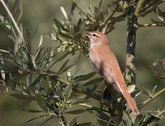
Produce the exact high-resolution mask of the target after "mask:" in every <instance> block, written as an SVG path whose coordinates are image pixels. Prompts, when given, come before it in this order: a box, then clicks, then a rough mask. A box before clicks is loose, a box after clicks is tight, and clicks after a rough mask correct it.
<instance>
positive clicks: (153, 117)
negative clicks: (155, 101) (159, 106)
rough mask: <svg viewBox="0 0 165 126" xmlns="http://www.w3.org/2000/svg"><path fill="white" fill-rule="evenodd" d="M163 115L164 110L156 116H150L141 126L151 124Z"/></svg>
mask: <svg viewBox="0 0 165 126" xmlns="http://www.w3.org/2000/svg"><path fill="white" fill-rule="evenodd" d="M164 113H165V110H163V111H160V112H159V113H158V114H157V115H156V116H151V117H150V118H149V119H148V120H147V121H146V122H145V123H144V124H143V126H148V124H151V123H152V122H153V121H154V120H159V119H160V118H158V117H160V116H161V115H163V114H164Z"/></svg>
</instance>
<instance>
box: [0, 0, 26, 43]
mask: <svg viewBox="0 0 165 126" xmlns="http://www.w3.org/2000/svg"><path fill="white" fill-rule="evenodd" d="M0 2H1V3H2V5H3V7H4V8H5V10H6V11H7V13H8V15H9V17H10V18H11V20H12V22H13V24H14V26H15V28H16V30H17V32H18V34H19V35H20V37H21V39H22V41H23V42H24V41H25V39H24V37H23V35H22V33H21V31H20V29H19V27H18V24H17V23H16V21H15V19H14V17H13V15H12V14H11V12H10V10H9V9H8V7H7V6H6V4H5V2H4V0H0Z"/></svg>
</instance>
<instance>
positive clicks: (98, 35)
mask: <svg viewBox="0 0 165 126" xmlns="http://www.w3.org/2000/svg"><path fill="white" fill-rule="evenodd" d="M86 36H87V37H88V38H89V40H90V44H91V45H102V44H108V39H107V37H106V35H105V34H104V33H102V32H98V31H93V32H88V31H86Z"/></svg>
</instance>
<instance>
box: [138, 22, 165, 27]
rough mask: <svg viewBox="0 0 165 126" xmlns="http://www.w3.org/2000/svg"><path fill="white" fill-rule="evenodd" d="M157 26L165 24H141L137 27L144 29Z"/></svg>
mask: <svg viewBox="0 0 165 126" xmlns="http://www.w3.org/2000/svg"><path fill="white" fill-rule="evenodd" d="M156 26H165V24H163V23H158V24H140V25H138V26H137V28H144V27H156Z"/></svg>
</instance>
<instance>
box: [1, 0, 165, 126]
mask: <svg viewBox="0 0 165 126" xmlns="http://www.w3.org/2000/svg"><path fill="white" fill-rule="evenodd" d="M99 1H100V0H93V1H92V6H98V3H99ZM13 2H14V1H13ZM77 2H78V3H79V5H80V6H81V7H82V8H83V9H84V11H87V9H88V4H89V3H88V0H77ZM103 2H105V3H103V5H105V6H106V4H107V3H108V2H107V1H103ZM9 3H10V2H9ZM22 4H23V11H24V12H23V17H22V19H21V22H22V24H23V27H24V30H27V29H28V30H29V31H30V32H32V33H33V32H34V31H35V29H36V27H37V25H38V23H39V22H40V20H41V23H40V26H39V29H38V31H37V34H36V36H35V37H34V39H33V40H32V42H33V43H32V44H33V47H32V50H36V48H37V45H38V42H39V37H40V35H41V34H42V35H43V36H44V46H45V47H48V46H51V47H54V48H56V47H57V45H58V43H55V42H53V41H52V40H51V39H50V38H49V37H48V36H49V35H50V34H51V32H52V30H53V26H52V22H51V20H52V19H53V18H54V17H55V18H56V19H58V20H59V21H62V20H63V19H64V16H63V14H62V13H61V11H60V6H63V7H64V8H65V10H66V12H68V13H69V12H70V8H71V5H72V1H71V0H67V1H66V0H46V1H45V0H28V1H27V0H24V1H22ZM9 6H11V7H12V6H13V3H12V2H11V3H10V4H9ZM103 7H104V6H103ZM0 8H1V9H0V11H1V10H2V11H3V9H2V6H0ZM162 8H164V10H165V6H164V4H163V5H162ZM0 13H1V12H0ZM76 16H77V15H76V14H75V19H74V20H75V21H76V19H77V17H76ZM150 18H153V19H154V18H157V17H156V15H154V14H151V15H148V17H147V18H145V19H144V18H143V19H142V18H141V19H139V21H138V22H139V23H140V24H143V23H145V24H148V23H151V21H150V20H149V19H150ZM115 27H116V29H115V30H113V31H112V32H111V33H109V34H108V35H107V36H108V38H109V40H110V48H111V49H112V50H113V52H114V53H115V54H116V57H117V59H118V61H119V64H120V67H121V70H122V71H124V70H125V57H126V56H125V55H126V49H125V47H126V21H125V22H122V23H116V25H115ZM164 34H165V27H148V28H141V29H139V30H138V31H137V39H136V40H137V43H136V70H137V75H136V76H137V87H138V88H140V89H143V88H147V89H148V90H150V91H152V89H153V88H154V86H155V85H157V88H156V91H155V92H158V91H159V90H160V89H162V88H164V83H165V80H163V79H160V78H156V77H155V76H154V75H153V72H152V69H151V65H152V64H153V63H154V62H155V61H156V60H157V59H163V58H165V35H164ZM8 40H9V39H8V37H7V34H6V30H5V29H2V28H1V27H0V41H4V42H5V41H8ZM57 55H58V54H57ZM70 59H71V62H72V63H74V64H76V66H77V68H78V69H79V72H78V74H85V73H89V72H92V71H93V69H92V67H91V65H90V63H89V61H88V57H87V56H86V55H83V54H81V57H80V59H79V54H76V55H74V56H71V55H70ZM101 88H103V87H101ZM146 97H147V96H146V95H144V94H142V95H140V97H137V103H140V102H142V101H143V100H144V99H146ZM164 97H165V95H161V96H159V98H157V99H155V100H153V101H152V102H151V103H149V105H147V107H149V108H147V110H155V111H156V110H158V108H159V106H160V105H161V104H162V103H163V102H164V101H165V99H164ZM0 99H1V101H0V109H1V110H2V111H1V115H2V116H1V117H0V118H1V121H2V124H3V126H11V125H12V126H36V125H39V124H40V121H41V120H35V121H33V122H30V123H25V122H26V121H27V120H29V119H31V118H32V117H35V116H36V115H35V114H33V113H28V112H25V111H22V110H20V109H19V108H18V105H20V104H21V102H20V101H19V100H17V99H15V98H13V97H11V96H9V95H7V94H2V93H0ZM34 107H35V108H37V107H38V106H37V105H36V103H35V102H32V103H31V104H30V105H28V106H27V108H34ZM38 109H39V107H38ZM145 109H146V108H145V107H144V108H142V109H141V111H145ZM89 118H90V117H89ZM55 122H56V120H54V121H50V122H48V123H46V124H44V126H46V125H49V126H54V125H55V124H54V123H55ZM163 124H165V121H164V120H161V121H160V126H163Z"/></svg>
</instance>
